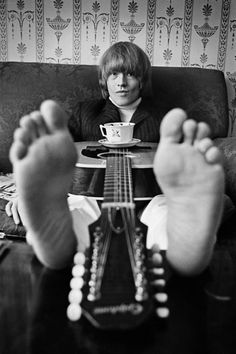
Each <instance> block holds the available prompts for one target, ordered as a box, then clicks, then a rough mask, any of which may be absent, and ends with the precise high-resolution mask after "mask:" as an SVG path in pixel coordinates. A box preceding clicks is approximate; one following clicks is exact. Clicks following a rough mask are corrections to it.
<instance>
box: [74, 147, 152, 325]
mask: <svg viewBox="0 0 236 354" xmlns="http://www.w3.org/2000/svg"><path fill="white" fill-rule="evenodd" d="M88 147H89V148H88ZM77 149H78V155H79V159H78V163H77V168H82V169H90V168H95V169H97V170H103V172H105V178H104V183H103V198H102V200H103V202H102V204H101V216H100V218H99V219H98V220H97V221H96V222H95V223H93V224H91V225H90V227H89V233H90V245H91V246H90V249H89V251H88V252H89V254H88V257H87V260H86V263H85V269H86V271H85V275H84V286H83V289H82V292H83V300H82V303H81V307H82V313H83V315H84V316H85V317H86V318H87V319H88V320H89V321H90V322H91V323H92V324H93V325H94V326H95V327H98V328H102V329H129V328H133V327H136V326H138V325H140V324H141V323H143V322H144V321H145V320H146V319H148V318H149V317H150V315H151V314H152V313H153V311H154V307H155V304H154V300H153V293H152V287H151V286H150V279H149V278H150V276H149V274H150V273H149V272H148V267H147V250H146V234H147V227H146V226H145V225H144V224H142V223H141V222H140V221H139V219H138V218H137V217H136V208H135V203H134V198H133V187H132V186H133V177H132V172H133V168H135V169H137V170H141V169H144V170H148V169H149V170H150V169H152V162H153V158H154V153H155V151H156V144H151V146H150V145H149V144H148V143H147V144H145V147H143V146H141V147H139V148H136V149H135V150H134V149H132V151H131V150H127V149H111V150H109V149H103V148H101V147H100V146H98V145H97V143H93V142H89V143H88V142H87V143H79V144H77ZM146 184H148V181H146ZM144 197H146V196H144Z"/></svg>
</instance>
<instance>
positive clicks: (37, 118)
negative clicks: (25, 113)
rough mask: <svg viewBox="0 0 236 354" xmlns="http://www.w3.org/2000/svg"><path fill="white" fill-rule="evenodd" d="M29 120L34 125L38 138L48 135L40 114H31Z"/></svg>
mask: <svg viewBox="0 0 236 354" xmlns="http://www.w3.org/2000/svg"><path fill="white" fill-rule="evenodd" d="M31 118H32V120H33V121H34V123H35V125H36V129H37V135H38V137H41V136H44V135H46V134H48V129H47V126H46V124H45V121H44V119H43V117H42V114H41V113H40V112H39V111H35V112H32V113H31Z"/></svg>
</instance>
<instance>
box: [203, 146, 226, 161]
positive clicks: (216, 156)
mask: <svg viewBox="0 0 236 354" xmlns="http://www.w3.org/2000/svg"><path fill="white" fill-rule="evenodd" d="M205 158H206V160H207V162H208V163H211V164H214V163H222V155H221V152H220V150H219V149H218V148H217V147H216V146H214V145H213V146H212V147H210V148H209V149H208V150H207V151H206V154H205Z"/></svg>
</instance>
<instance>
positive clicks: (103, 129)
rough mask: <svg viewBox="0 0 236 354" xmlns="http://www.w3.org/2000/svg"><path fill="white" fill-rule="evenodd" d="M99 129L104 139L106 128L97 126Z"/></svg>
mask: <svg viewBox="0 0 236 354" xmlns="http://www.w3.org/2000/svg"><path fill="white" fill-rule="evenodd" d="M99 127H100V130H101V133H102V135H103V136H105V137H107V134H106V128H105V127H104V126H103V125H101V124H100V125H99Z"/></svg>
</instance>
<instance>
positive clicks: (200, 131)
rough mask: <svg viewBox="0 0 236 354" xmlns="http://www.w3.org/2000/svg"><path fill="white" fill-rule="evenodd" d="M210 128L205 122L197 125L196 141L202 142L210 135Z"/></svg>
mask: <svg viewBox="0 0 236 354" xmlns="http://www.w3.org/2000/svg"><path fill="white" fill-rule="evenodd" d="M210 132H211V131H210V127H209V125H208V124H207V123H205V122H199V123H198V125H197V132H196V140H202V139H204V138H207V137H208V136H209V135H210Z"/></svg>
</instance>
